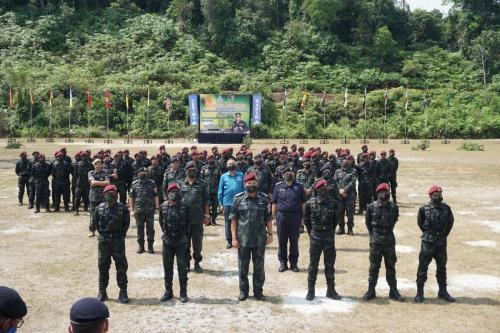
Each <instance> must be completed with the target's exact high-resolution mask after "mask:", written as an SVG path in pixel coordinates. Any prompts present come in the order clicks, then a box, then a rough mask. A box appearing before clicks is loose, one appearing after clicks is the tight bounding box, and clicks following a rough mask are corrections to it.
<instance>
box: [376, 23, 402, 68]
mask: <svg viewBox="0 0 500 333" xmlns="http://www.w3.org/2000/svg"><path fill="white" fill-rule="evenodd" d="M373 48H374V51H375V53H376V55H377V56H378V58H379V59H380V63H379V66H380V68H383V67H384V65H385V62H388V61H390V60H392V59H394V58H395V57H396V55H397V53H398V48H397V43H396V41H395V40H394V39H393V38H392V33H391V31H390V30H389V28H388V27H387V26H383V27H381V28H379V29H378V30H377V32H376V33H375V36H374V37H373Z"/></svg>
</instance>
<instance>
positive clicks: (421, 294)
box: [415, 283, 424, 303]
mask: <svg viewBox="0 0 500 333" xmlns="http://www.w3.org/2000/svg"><path fill="white" fill-rule="evenodd" d="M423 301H424V284H423V283H422V284H417V295H416V296H415V303H422V302H423Z"/></svg>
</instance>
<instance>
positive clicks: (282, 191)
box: [272, 182, 307, 213]
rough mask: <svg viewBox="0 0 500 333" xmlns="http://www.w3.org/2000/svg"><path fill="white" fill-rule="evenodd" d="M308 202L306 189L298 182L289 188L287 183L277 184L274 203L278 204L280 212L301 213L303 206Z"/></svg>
mask: <svg viewBox="0 0 500 333" xmlns="http://www.w3.org/2000/svg"><path fill="white" fill-rule="evenodd" d="M306 201H307V198H306V194H305V192H304V187H303V186H302V185H301V184H300V183H297V182H293V183H292V184H290V186H288V185H287V184H286V182H279V183H278V184H276V187H275V188H274V192H273V198H272V202H273V203H274V204H277V207H278V211H280V212H284V213H301V212H302V204H303V203H304V202H306Z"/></svg>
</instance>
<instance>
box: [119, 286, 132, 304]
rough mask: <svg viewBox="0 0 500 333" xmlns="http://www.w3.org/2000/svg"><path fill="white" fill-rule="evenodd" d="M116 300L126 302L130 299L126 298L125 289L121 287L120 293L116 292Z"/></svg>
mask: <svg viewBox="0 0 500 333" xmlns="http://www.w3.org/2000/svg"><path fill="white" fill-rule="evenodd" d="M118 300H119V301H120V303H128V302H129V301H130V300H129V299H128V295H127V289H126V288H121V289H120V293H119V294H118Z"/></svg>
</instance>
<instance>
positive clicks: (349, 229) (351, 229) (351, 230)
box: [347, 227, 354, 236]
mask: <svg viewBox="0 0 500 333" xmlns="http://www.w3.org/2000/svg"><path fill="white" fill-rule="evenodd" d="M347 233H348V234H349V235H351V236H354V230H353V227H348V228H347Z"/></svg>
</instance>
